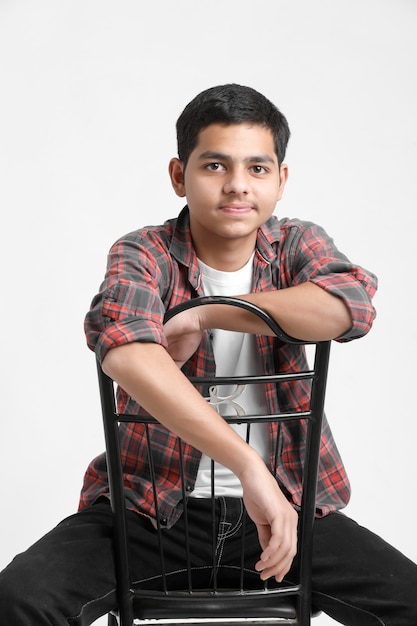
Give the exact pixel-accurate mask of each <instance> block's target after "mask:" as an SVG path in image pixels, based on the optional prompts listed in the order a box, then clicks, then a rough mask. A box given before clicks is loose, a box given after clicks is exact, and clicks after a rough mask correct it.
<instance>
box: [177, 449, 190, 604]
mask: <svg viewBox="0 0 417 626" xmlns="http://www.w3.org/2000/svg"><path fill="white" fill-rule="evenodd" d="M177 442H178V454H179V457H178V458H179V470H180V474H181V492H182V502H183V507H184V510H183V516H184V533H185V559H186V564H187V565H186V566H187V583H188V591H189V592H190V593H191V592H192V590H193V582H192V574H191V550H190V531H189V526H188V506H187V490H186V485H185V475H184V454H183V449H182V443H181V439H180V438H179V437H177Z"/></svg>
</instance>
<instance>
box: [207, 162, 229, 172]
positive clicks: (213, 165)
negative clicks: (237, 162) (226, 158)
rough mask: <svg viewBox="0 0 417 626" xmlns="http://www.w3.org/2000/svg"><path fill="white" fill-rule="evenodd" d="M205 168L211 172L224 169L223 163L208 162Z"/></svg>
mask: <svg viewBox="0 0 417 626" xmlns="http://www.w3.org/2000/svg"><path fill="white" fill-rule="evenodd" d="M205 168H206V169H207V170H209V172H221V171H223V170H224V167H223V165H222V164H221V163H217V162H216V163H207V165H205Z"/></svg>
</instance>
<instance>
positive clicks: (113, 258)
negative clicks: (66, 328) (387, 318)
mask: <svg viewBox="0 0 417 626" xmlns="http://www.w3.org/2000/svg"><path fill="white" fill-rule="evenodd" d="M307 281H310V282H313V283H315V284H316V285H319V286H320V287H322V288H323V289H325V290H326V291H328V292H330V293H332V294H333V295H335V296H337V297H339V298H342V300H343V301H344V302H345V304H346V305H347V307H348V308H349V311H350V314H351V317H352V320H353V324H352V327H351V328H350V330H349V331H348V332H346V333H345V334H344V335H343V336H342V337H339V338H338V340H339V341H349V340H351V339H356V338H358V337H361V336H363V335H364V334H366V333H367V332H368V331H369V329H370V328H371V325H372V322H373V319H374V317H375V310H374V308H373V306H372V303H371V297H372V296H373V295H374V293H375V290H376V284H377V281H376V277H375V276H374V275H373V274H371V273H370V272H367V271H366V270H364V269H363V268H361V267H359V266H357V265H353V264H352V263H350V261H349V260H348V259H347V258H346V256H344V255H343V254H342V253H341V252H339V251H338V250H337V248H336V247H335V245H334V243H333V241H332V239H331V238H330V237H329V236H328V235H327V234H326V232H325V231H324V230H323V229H322V228H321V227H319V226H317V225H315V224H313V223H310V222H302V221H299V220H289V219H286V218H285V219H282V220H278V219H277V218H276V217H271V218H270V219H269V220H268V222H266V223H265V224H264V225H263V226H262V227H261V228H260V229H259V232H258V237H257V244H256V252H255V257H254V270H253V288H252V291H254V292H261V291H270V290H276V289H285V288H287V287H291V286H295V285H299V284H301V283H304V282H307ZM201 295H204V294H203V292H202V287H201V275H200V271H199V267H198V261H197V257H196V254H195V251H194V248H193V245H192V240H191V235H190V229H189V216H188V210H187V208H185V209H184V210H183V211H182V212H181V214H180V215H179V217H178V218H176V219H172V220H169V221H167V222H166V223H165V224H163V225H161V226H149V227H145V228H142V229H140V230H137V231H134V232H132V233H130V234H128V235H126V236H125V237H123V238H121V239H120V240H118V241H117V242H116V243H115V244H114V245H113V247H112V249H111V251H110V253H109V257H108V266H107V273H106V277H105V280H104V282H103V284H102V286H101V289H100V292H99V294H98V295H97V296H96V297H95V298H94V299H93V301H92V304H91V309H90V311H89V312H88V313H87V316H86V319H85V332H86V336H87V342H88V345H89V347H90V348H91V349H92V350H94V351H95V353H96V355H97V358H98V359H99V361H100V362H101V361H102V360H103V358H104V357H105V355H106V354H107V352H108V350H111V349H112V348H114V347H116V346H120V345H122V344H125V343H129V342H132V341H144V342H155V343H159V344H161V345H163V346H166V338H165V336H164V330H163V320H164V315H165V312H166V311H167V310H168V309H170V308H172V307H173V306H175V305H177V304H179V303H181V302H184V301H185V300H189V299H190V298H195V297H197V296H201ZM230 295H236V294H230ZM256 341H257V346H258V349H259V352H260V355H261V359H262V362H263V366H264V370H265V373H270V372H272V371H275V370H276V369H277V368H278V370H279V371H282V372H287V371H298V370H299V369H301V368H303V367H305V366H306V356H305V351H304V348H303V347H300V346H294V345H283V344H282V343H281V342H280V341H279V340H278V339H277V338H274V337H264V336H257V337H256ZM183 371H184V373H185V374H186V375H187V376H191V375H194V376H210V375H213V374H214V373H215V363H214V357H213V351H212V345H211V341H210V339H209V336H208V333H206V334H205V335H204V336H203V340H202V342H201V345H200V347H199V349H198V351H197V352H196V353H195V354H194V355H193V357H192V358H191V359H190V360H189V361H188V362H187V363H186V364H185V366H184V367H183ZM265 387H266V397H267V403H268V407H269V409H270V410H271V411H275V410H276V409H277V407H278V406H279V407H280V409H282V410H294V409H296V410H297V409H301V410H304V409H306V408H308V388H307V387H306V383H305V382H302V381H301V382H293V383H287V384H286V385H285V386H281V387H280V389H278V390H277V388H276V386H275V385H266V386H265ZM118 410H119V411H120V413H141V412H143V410H142V409H141V407H139V405H138V404H136V403H135V402H134V401H133V400H132V399H131V398H130V397H129V396H127V394H126V393H125V392H124V391H123V390H121V389H119V390H118ZM151 428H152V436H153V446H154V448H155V469H156V473H157V480H158V483H159V484H158V487H159V489H160V494H161V495H160V502H159V507H160V512H161V514H162V515H163V517H164V518H165V523H166V525H167V526H168V527H169V526H171V525H172V524H173V523H175V521H176V520H177V519H178V517H179V516H180V515H181V499H182V492H181V485H180V481H179V476H178V471H177V461H178V448H177V444H176V438H175V436H174V435H172V433H170V432H169V431H168V430H167V429H166V428H165V427H163V426H161V425H160V424H157V425H153V426H152V427H151ZM269 428H270V442H271V468H272V463H273V456H274V452H273V451H274V450H275V443H276V438H277V437H280V441H279V449H280V463H279V465H278V468H277V470H276V477H277V480H278V482H279V484H280V487H281V489H282V490H283V491H284V493H286V495H287V497H288V498H289V500H290V501H291V502H292V503H293V504H294V505H295V506H298V505H299V504H300V493H301V483H302V475H301V467H302V460H303V454H304V443H305V442H304V430H303V426H302V425H294V424H288V425H286V424H284V425H281V427H280V429H279V433H278V431H277V429H276V428H275V427H274V426H273V425H270V427H269ZM121 429H122V461H123V465H124V475H125V487H126V499H127V506H128V507H129V508H130V509H132V510H135V511H136V512H138V513H142V514H145V515H149V516H151V517H153V515H154V511H153V508H152V504H151V500H152V496H151V493H152V489H151V486H150V476H149V469H148V467H147V462H146V450H145V444H144V438H143V436H142V427H141V426H140V425H137V424H123V425H122V426H121ZM200 457H201V453H200V452H199V451H198V450H196V449H195V448H193V447H192V446H189V445H188V444H184V459H185V474H186V489H187V491H189V492H191V491H192V490H193V487H194V483H195V479H196V475H197V470H198V466H199V461H200ZM108 494H109V489H108V481H107V472H106V462H105V455H104V454H101V455H100V456H98V457H97V458H96V459H94V460H93V461H92V462H91V464H90V465H89V467H88V469H87V472H86V474H85V478H84V485H83V489H82V493H81V500H80V508H81V509H82V508H84V507H86V506H88V505H90V504H91V503H93V502H94V501H95V500H96V499H97V498H99V497H100V496H103V495H104V496H108ZM349 497H350V486H349V481H348V478H347V475H346V472H345V469H344V467H343V463H342V461H341V458H340V455H339V452H338V450H337V448H336V445H335V442H334V440H333V436H332V433H331V431H330V428H329V424H328V422H327V420H326V419H325V420H324V425H323V432H322V442H321V456H320V468H319V482H318V490H317V515H318V516H323V515H326V514H327V513H329V512H330V511H333V510H336V509H340V508H342V507H344V506H345V505H346V504H347V503H348V501H349Z"/></svg>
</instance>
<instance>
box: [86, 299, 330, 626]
mask: <svg viewBox="0 0 417 626" xmlns="http://www.w3.org/2000/svg"><path fill="white" fill-rule="evenodd" d="M216 302H218V303H220V304H229V305H230V306H231V307H236V306H237V307H242V308H245V309H247V310H249V311H251V312H252V313H253V314H254V315H257V316H258V317H260V318H261V319H262V320H263V321H264V322H265V323H266V324H267V325H268V326H269V327H270V329H272V331H273V332H274V334H275V335H276V336H277V337H278V340H279V341H281V342H284V343H296V344H303V345H304V344H307V343H309V344H312V345H313V346H314V348H315V350H314V359H312V360H314V363H313V366H312V367H311V368H310V366H309V368H308V369H307V370H306V371H304V372H301V373H294V372H292V373H286V374H280V373H279V372H278V373H276V374H272V375H262V376H251V377H249V376H239V377H234V378H212V379H210V378H205V379H196V378H194V379H190V380H191V382H193V383H194V384H196V385H199V386H200V385H201V386H202V388H206V389H207V386H208V385H217V386H218V385H230V384H235V385H247V384H265V383H267V382H273V383H274V384H277V385H280V384H288V381H297V380H303V381H308V385H309V386H310V387H311V396H310V408H309V410H307V411H303V412H288V411H287V412H283V413H277V414H274V415H261V416H253V415H252V416H251V415H247V416H245V415H244V416H242V415H239V416H233V417H226V418H225V419H227V421H228V422H231V423H245V424H247V432H248V437H249V432H250V424H251V423H253V422H254V421H256V420H264V421H277V422H281V423H282V422H290V423H291V422H294V421H295V420H303V421H304V422H305V424H306V433H307V435H306V441H307V443H306V455H305V465H304V470H303V471H304V474H303V495H302V502H301V510H300V514H299V532H298V557H297V558H298V561H299V567H298V580H295V581H291V583H285V582H284V583H282V584H280V585H277V584H274V585H269V586H268V584H267V583H265V584H263V583H262V585H260V584H259V582H258V585H256V584H255V585H253V587H252V588H249V589H248V588H246V587H245V586H244V585H245V583H244V580H243V575H242V576H241V577H240V579H239V583H238V584H237V585H236V586H235V587H233V588H230V587H228V588H222V586H221V585H220V583H219V581H218V580H217V576H216V567H215V554H214V550H215V546H214V545H213V562H212V566H213V576H212V586H211V587H210V588H209V589H207V588H204V589H200V588H199V587H198V585H197V586H196V583H194V582H193V570H192V555H191V554H190V553H189V546H188V542H187V537H185V538H184V546H185V547H184V550H185V553H186V562H187V570H188V571H187V576H186V578H187V581H186V588H184V586H182V587H181V589H178V590H175V591H172V590H168V588H167V585H166V582H165V576H164V556H163V548H164V546H163V538H162V536H161V524H160V521H159V519H158V508H157V507H156V512H157V520H156V530H155V532H157V533H159V545H160V554H159V558H160V562H161V576H162V586H161V589H160V590H159V591H144V590H140V589H132V585H131V580H130V575H129V547H128V537H127V533H126V516H125V501H124V492H123V468H122V463H121V459H120V448H119V425H120V424H121V423H122V422H138V423H142V424H144V425H145V426H144V432H145V433H147V434H149V424H151V423H152V422H154V421H155V420H153V419H152V418H143V417H138V416H137V415H126V414H123V415H121V414H118V413H117V411H116V406H115V389H114V387H115V385H114V383H113V381H112V380H111V379H110V378H109V377H108V376H106V375H105V374H104V373H103V371H102V370H101V367H100V365H98V376H99V385H100V395H101V404H102V412H103V420H104V429H105V439H106V451H107V464H108V472H109V484H110V494H111V506H112V510H113V514H114V533H115V535H114V549H115V559H116V575H117V585H118V587H117V597H118V607H117V609H116V610H115V611H114V612H112V613H111V614H109V617H108V620H109V621H108V623H109V626H117V625H119V626H131V625H132V624H141V623H144V624H149V625H150V626H152V625H153V624H174V623H175V624H188V625H190V624H191V625H197V624H201V623H204V622H207V623H210V624H214V623H216V624H233V625H239V626H243V624H248V623H253V624H255V623H256V624H257V625H259V626H271V625H273V624H299V625H301V626H307V625H309V624H310V618H311V616H314V615H315V614H317V613H315V612H314V610H313V609H312V606H311V558H312V532H313V524H314V517H315V498H316V483H317V471H318V469H317V468H318V460H319V447H320V437H321V425H322V416H323V410H324V400H325V389H326V380H327V370H328V362H329V353H330V342H329V341H325V342H318V343H314V342H301V341H298V340H295V339H293V338H291V337H289V336H288V335H286V334H285V333H284V332H283V331H282V329H281V328H280V327H279V326H278V324H277V323H276V322H275V321H274V320H273V319H272V318H271V317H270V316H269V315H268V314H267V313H266V312H265V311H263V310H262V309H260V308H258V307H256V306H254V305H252V304H250V303H248V302H245V301H243V300H240V299H237V298H224V297H221V296H218V297H208V296H207V297H202V298H196V299H194V300H191V301H188V302H186V303H183V304H181V305H180V306H178V307H175V308H174V309H171V310H170V311H169V312H168V314H167V318H166V319H168V318H171V317H172V316H173V315H175V314H176V313H178V312H179V311H181V310H184V309H185V308H187V307H192V306H199V305H201V304H207V303H216ZM148 455H149V463H150V471H151V473H152V453H151V445H150V443H149V442H148ZM276 457H277V463H278V462H279V454H278V451H277V455H276ZM180 461H181V457H180ZM213 467H214V463H212V468H213ZM212 500H213V503H214V486H213V484H212ZM183 503H184V512H183V515H184V516H187V494H186V492H185V488H184V491H183ZM213 514H214V513H213ZM185 520H186V518H185ZM185 528H186V529H187V525H186V524H185ZM242 535H243V533H242ZM243 554H244V545H243V544H242V563H243ZM156 558H157V557H156ZM237 565H238V566H239V565H240V564H237ZM257 581H259V577H257ZM143 620H144V621H143Z"/></svg>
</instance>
